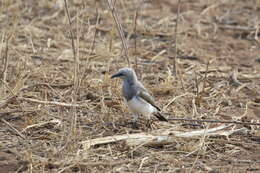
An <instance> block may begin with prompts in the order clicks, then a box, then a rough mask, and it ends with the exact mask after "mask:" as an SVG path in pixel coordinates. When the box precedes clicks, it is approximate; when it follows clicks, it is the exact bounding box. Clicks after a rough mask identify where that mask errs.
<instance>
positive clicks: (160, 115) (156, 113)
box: [154, 111, 168, 122]
mask: <svg viewBox="0 0 260 173" xmlns="http://www.w3.org/2000/svg"><path fill="white" fill-rule="evenodd" d="M154 116H156V118H158V120H160V121H166V122H168V120H167V119H166V118H165V117H164V116H163V115H162V114H161V113H160V112H159V111H158V112H155V113H154Z"/></svg>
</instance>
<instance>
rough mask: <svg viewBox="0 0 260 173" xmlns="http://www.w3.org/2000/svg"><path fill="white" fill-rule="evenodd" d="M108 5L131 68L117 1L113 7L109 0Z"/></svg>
mask: <svg viewBox="0 0 260 173" xmlns="http://www.w3.org/2000/svg"><path fill="white" fill-rule="evenodd" d="M107 4H108V7H109V9H110V11H111V13H112V16H113V19H114V22H115V24H116V28H117V31H118V33H119V36H120V39H121V42H122V47H123V52H124V54H123V55H124V57H125V58H126V60H127V64H128V66H129V67H130V61H129V57H128V46H127V42H126V38H125V35H124V30H123V27H122V25H121V23H120V22H119V17H118V14H117V10H116V0H114V1H113V5H112V2H111V1H110V0H107Z"/></svg>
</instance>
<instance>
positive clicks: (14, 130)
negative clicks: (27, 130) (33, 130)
mask: <svg viewBox="0 0 260 173" xmlns="http://www.w3.org/2000/svg"><path fill="white" fill-rule="evenodd" d="M0 120H1V121H2V122H3V123H5V124H6V125H7V126H8V127H9V128H10V130H12V131H13V132H14V133H15V134H17V135H18V136H20V137H21V138H22V139H25V136H24V135H23V134H21V133H20V132H19V131H18V130H17V129H16V128H14V127H13V126H12V125H11V124H10V123H8V122H7V121H5V119H3V118H2V119H0Z"/></svg>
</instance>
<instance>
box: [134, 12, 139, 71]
mask: <svg viewBox="0 0 260 173" xmlns="http://www.w3.org/2000/svg"><path fill="white" fill-rule="evenodd" d="M137 17H138V9H136V11H135V17H134V32H133V33H134V34H135V35H136V25H137ZM136 38H137V37H134V55H135V70H136V71H137V52H136Z"/></svg>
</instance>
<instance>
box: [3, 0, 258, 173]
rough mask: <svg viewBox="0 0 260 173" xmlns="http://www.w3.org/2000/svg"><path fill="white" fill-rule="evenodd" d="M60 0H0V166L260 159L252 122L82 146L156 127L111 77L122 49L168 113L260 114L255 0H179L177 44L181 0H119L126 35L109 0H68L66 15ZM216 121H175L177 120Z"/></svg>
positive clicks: (142, 168) (157, 168)
mask: <svg viewBox="0 0 260 173" xmlns="http://www.w3.org/2000/svg"><path fill="white" fill-rule="evenodd" d="M63 2H64V1H63V0H57V1H46V0H38V1H33V0H26V1H18V0H2V1H1V2H0V11H1V13H0V28H1V30H0V31H1V32H0V38H1V39H0V58H1V59H0V62H1V63H0V77H1V81H0V119H1V121H0V124H1V127H2V128H1V130H0V157H1V158H2V159H0V172H8V171H9V172H16V171H17V172H201V171H214V172H259V171H260V166H259V165H260V164H259V160H260V132H259V130H260V129H259V126H257V125H255V126H254V125H243V124H242V125H241V124H239V125H233V126H232V129H231V127H229V128H227V129H226V132H230V131H232V132H233V131H236V130H240V129H243V133H229V134H227V133H226V134H225V133H223V132H225V131H222V135H217V136H207V135H202V136H200V137H193V138H182V137H174V140H171V142H168V143H164V144H162V145H157V146H155V145H152V146H150V145H149V146H147V145H144V144H142V143H141V144H140V145H137V146H129V145H127V143H126V142H125V141H116V142H114V143H108V144H104V145H97V146H92V147H91V146H90V147H83V146H82V142H84V141H88V140H90V139H99V138H102V137H107V136H118V135H124V134H135V133H142V132H144V133H145V134H150V133H152V132H153V131H151V130H149V129H147V128H146V127H145V126H144V124H143V122H142V120H140V122H138V123H139V124H138V128H136V127H133V125H132V124H131V120H132V116H131V114H129V113H128V110H127V107H126V106H125V105H124V101H123V99H122V97H121V92H120V86H121V83H120V81H114V80H110V75H111V74H112V73H114V72H115V71H117V69H119V68H120V67H125V66H128V62H127V60H126V56H127V57H129V60H130V64H131V65H132V66H134V65H135V68H136V71H137V73H138V77H139V78H140V79H141V80H142V81H143V83H144V84H145V85H146V86H147V87H148V88H149V89H150V90H151V91H152V92H153V94H154V96H155V98H156V101H157V103H158V105H159V106H160V107H161V108H162V109H163V111H164V112H165V114H166V116H167V117H168V118H174V117H175V118H193V119H212V120H228V121H230V120H236V121H243V122H259V120H260V80H259V79H260V75H259V74H260V57H259V55H260V46H259V38H258V36H259V33H258V31H259V26H260V25H259V18H260V16H259V14H260V1H259V0H247V1H244V0H223V1H218V0H209V1H205V0H197V1H193V0H181V6H180V14H179V17H178V30H177V34H178V42H177V43H178V47H177V49H175V44H174V43H176V42H175V26H176V17H177V11H178V8H177V2H178V0H176V1H171V0H163V1H159V0H154V1H138V0H135V1H126V0H118V1H117V2H116V4H115V7H116V15H118V21H119V22H120V25H122V28H123V30H124V33H123V34H125V35H124V36H125V37H126V38H124V37H123V36H122V35H121V36H119V34H118V30H117V29H118V28H117V27H118V24H117V25H116V24H115V20H114V19H113V13H111V9H109V8H108V4H107V1H94V0H93V1H83V0H71V1H67V2H68V13H69V14H70V19H71V25H70V24H69V22H68V17H67V14H66V11H65V8H64V7H65V6H64V3H63ZM109 2H110V1H109ZM112 4H113V3H112ZM110 5H111V4H110ZM114 15H115V14H114ZM121 34H122V33H121ZM71 37H73V40H74V43H73V44H75V45H74V46H73V47H74V48H72V44H71V42H72V38H71ZM122 39H126V40H122ZM123 42H126V43H127V44H128V45H124V47H122V43H123ZM124 44H125V43H124ZM126 48H127V50H125V49H126ZM176 50H177V55H178V56H177V61H176V62H177V65H178V72H179V74H180V77H178V78H177V77H176V76H175V75H174V74H175V72H174V68H173V66H174V61H173V58H174V57H175V55H176V54H175V52H176ZM126 54H127V55H126ZM220 125H221V124H217V123H202V122H198V123H195V122H177V121H172V122H171V126H174V128H175V130H177V131H182V132H189V131H195V130H203V129H211V128H215V127H218V126H220ZM154 128H155V129H154V130H155V131H158V130H159V131H160V130H162V131H163V130H167V129H168V126H167V125H165V124H161V123H159V122H155V127H154ZM237 132H238V131H237ZM239 132H241V131H239ZM171 139H172V138H171Z"/></svg>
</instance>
